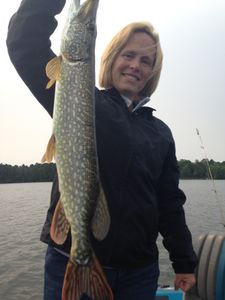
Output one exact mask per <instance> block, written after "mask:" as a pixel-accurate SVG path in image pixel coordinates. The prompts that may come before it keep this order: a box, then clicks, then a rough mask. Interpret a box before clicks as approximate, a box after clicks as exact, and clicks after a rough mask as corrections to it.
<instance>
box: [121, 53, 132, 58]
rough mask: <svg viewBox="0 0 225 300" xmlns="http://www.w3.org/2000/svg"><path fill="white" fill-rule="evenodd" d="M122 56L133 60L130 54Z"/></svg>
mask: <svg viewBox="0 0 225 300" xmlns="http://www.w3.org/2000/svg"><path fill="white" fill-rule="evenodd" d="M122 56H123V57H124V58H126V59H131V58H132V57H133V56H132V54H130V53H124V54H123V55H122Z"/></svg>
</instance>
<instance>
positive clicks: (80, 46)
mask: <svg viewBox="0 0 225 300" xmlns="http://www.w3.org/2000/svg"><path fill="white" fill-rule="evenodd" d="M77 2H79V1H77V0H72V3H71V6H70V8H69V13H68V17H67V21H66V24H65V27H64V30H63V35H62V40H61V49H60V50H61V54H62V56H63V57H64V58H65V59H67V60H68V61H70V62H78V61H88V60H90V58H91V57H92V55H93V52H94V46H95V39H96V34H97V30H96V14H97V8H98V2H99V0H86V1H85V2H84V3H83V4H82V5H80V4H79V3H77Z"/></svg>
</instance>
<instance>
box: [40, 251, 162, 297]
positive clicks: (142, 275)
mask: <svg viewBox="0 0 225 300" xmlns="http://www.w3.org/2000/svg"><path fill="white" fill-rule="evenodd" d="M67 262H68V258H67V257H66V256H64V255H62V254H61V253H58V252H57V251H56V250H55V249H54V248H53V247H51V246H48V249H47V252H46V258H45V280H44V300H61V293H62V286H63V280H64V274H65V270H66V265H67ZM103 271H104V273H105V275H106V278H107V280H108V283H109V285H110V287H111V288H112V291H113V295H114V300H153V299H155V293H156V289H157V282H158V277H159V267H158V263H153V264H151V265H149V266H147V267H144V268H139V269H133V270H127V269H117V268H110V267H103ZM80 300H91V299H90V298H89V297H87V296H86V295H84V296H82V298H81V299H80Z"/></svg>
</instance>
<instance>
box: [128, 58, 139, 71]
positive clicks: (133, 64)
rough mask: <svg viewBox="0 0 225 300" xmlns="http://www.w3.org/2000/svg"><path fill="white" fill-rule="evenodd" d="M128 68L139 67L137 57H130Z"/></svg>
mask: <svg viewBox="0 0 225 300" xmlns="http://www.w3.org/2000/svg"><path fill="white" fill-rule="evenodd" d="M130 68H131V69H134V70H136V69H139V68H140V62H139V60H138V59H132V61H131V62H130Z"/></svg>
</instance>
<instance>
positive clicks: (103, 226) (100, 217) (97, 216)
mask: <svg viewBox="0 0 225 300" xmlns="http://www.w3.org/2000/svg"><path fill="white" fill-rule="evenodd" d="M110 222H111V221H110V214H109V209H108V204H107V200H106V197H105V193H104V190H103V188H102V185H101V184H100V192H99V197H98V201H97V206H96V209H95V213H94V216H93V218H92V224H91V226H92V232H93V235H94V237H95V238H96V239H97V240H100V241H101V240H103V239H104V238H105V237H106V236H107V234H108V231H109V227H110Z"/></svg>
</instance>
